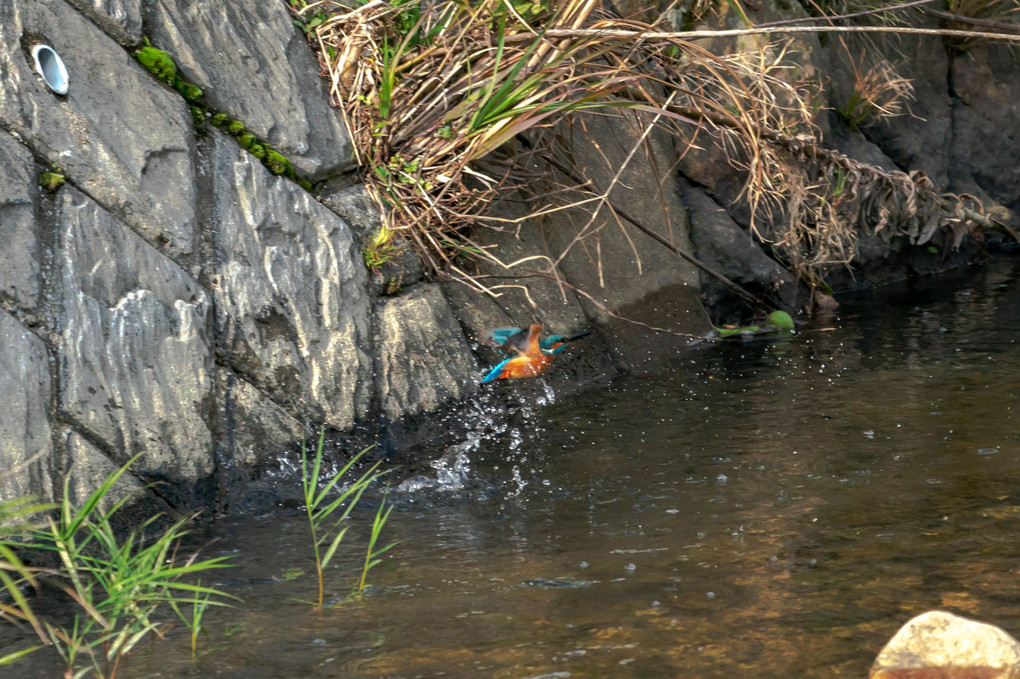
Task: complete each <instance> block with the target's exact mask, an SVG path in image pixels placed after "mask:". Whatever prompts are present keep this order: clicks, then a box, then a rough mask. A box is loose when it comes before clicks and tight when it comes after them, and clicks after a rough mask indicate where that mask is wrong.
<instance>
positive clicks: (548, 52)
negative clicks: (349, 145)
mask: <svg viewBox="0 0 1020 679" xmlns="http://www.w3.org/2000/svg"><path fill="white" fill-rule="evenodd" d="M987 1H992V0H987ZM830 4H831V3H830ZM292 6H294V7H295V8H296V11H297V12H298V14H299V16H300V17H302V18H301V19H300V20H301V21H304V22H305V25H308V24H309V23H310V21H309V20H308V17H309V16H310V13H312V12H314V13H316V14H315V17H318V16H319V14H318V13H321V12H325V13H326V14H327V15H329V16H328V18H327V19H326V20H324V21H321V22H318V20H317V24H318V25H317V27H316V28H315V38H316V39H315V43H316V45H317V47H318V48H319V54H320V60H321V62H322V63H323V65H324V67H325V69H326V70H327V71H328V72H329V79H330V84H331V93H332V96H333V99H334V101H335V103H336V104H337V105H338V106H339V107H340V108H341V110H342V111H343V114H344V117H345V121H346V123H347V125H348V128H349V130H350V132H351V138H352V140H353V141H354V145H355V149H356V154H357V160H358V162H359V163H360V164H361V166H362V167H363V169H364V180H365V182H366V185H367V186H368V188H369V191H370V193H371V194H372V195H373V196H374V197H375V199H376V201H377V202H378V203H379V204H380V208H382V212H383V214H384V219H385V226H386V228H387V229H389V230H390V231H397V232H401V233H403V234H404V235H406V237H407V239H408V240H409V241H410V242H411V243H412V244H413V245H414V246H415V248H416V250H417V251H418V253H419V255H420V256H421V257H422V259H423V261H424V262H425V263H426V265H427V266H428V267H429V268H430V269H431V270H432V271H433V272H437V273H438V272H443V273H444V274H451V275H453V277H454V278H456V279H458V280H461V281H463V282H465V283H468V284H469V285H472V286H473V287H475V288H476V289H478V290H482V291H487V292H491V290H490V289H489V288H487V287H486V286H485V284H484V283H483V282H481V281H479V280H477V279H475V278H474V277H473V276H472V275H471V274H470V273H468V271H467V269H466V267H465V266H464V263H465V260H470V259H471V258H478V259H483V260H486V261H488V262H491V263H493V264H495V265H497V268H498V267H503V268H504V269H509V268H510V267H511V266H513V267H518V265H520V264H522V262H510V263H506V262H502V261H500V259H499V257H498V253H496V252H495V251H494V250H493V249H491V248H483V247H479V246H478V245H477V244H476V243H475V242H474V241H473V240H472V229H474V228H476V227H478V226H483V225H491V226H493V227H495V228H507V222H508V221H510V227H511V228H512V225H513V223H521V222H523V221H525V220H526V219H529V218H533V217H536V216H540V215H542V214H544V213H545V212H547V211H550V210H554V209H563V208H564V207H569V206H564V205H562V204H560V205H554V206H549V205H541V206H539V207H537V208H535V209H534V211H532V212H531V213H529V215H526V216H525V217H522V218H517V219H514V220H499V219H496V218H495V217H492V218H490V217H489V216H488V215H487V214H486V207H487V206H488V205H489V203H490V202H491V201H492V200H493V199H494V198H495V197H496V196H497V195H498V194H499V193H500V192H505V191H508V190H511V189H513V188H515V187H518V186H528V187H529V189H530V192H531V193H534V192H535V191H534V184H535V182H543V183H544V184H545V186H544V193H545V194H546V195H550V196H555V195H564V194H565V191H564V189H566V188H575V189H576V188H578V187H581V190H580V191H579V193H582V194H583V195H584V197H583V198H582V199H581V200H580V201H579V202H575V203H574V205H573V206H574V207H581V209H582V210H584V211H587V212H588V214H589V215H590V217H589V219H588V224H589V225H592V224H593V223H594V221H595V220H596V219H597V218H599V213H600V212H602V213H603V215H604V216H603V217H602V218H603V219H604V220H605V221H607V222H609V223H612V222H614V221H616V222H621V221H627V222H628V223H630V224H632V225H634V226H635V227H637V228H638V230H643V231H644V232H645V233H646V234H648V235H649V236H650V237H652V238H655V239H656V240H658V241H659V242H660V243H663V244H664V245H665V241H664V239H662V237H661V236H657V234H654V233H650V232H649V231H648V229H646V228H642V226H641V225H640V224H639V223H637V222H636V220H634V219H632V218H631V217H629V216H626V215H625V212H624V211H623V210H621V209H619V206H617V205H615V204H614V202H613V200H612V197H611V196H610V195H609V192H610V191H611V189H612V187H611V186H610V187H609V188H604V187H600V188H594V187H593V185H592V184H591V183H590V182H589V181H588V178H587V177H585V176H584V172H583V170H582V169H581V168H577V167H574V166H573V165H572V162H571V157H570V153H569V149H565V146H566V144H565V143H564V140H565V139H567V138H569V136H570V130H571V129H572V128H575V127H578V126H580V125H583V120H584V118H582V116H583V115H586V114H589V113H590V112H591V111H593V110H598V111H599V112H600V113H601V114H603V115H622V112H623V111H627V112H628V116H630V117H631V119H637V120H639V121H641V122H640V124H641V125H642V126H644V127H645V128H646V134H645V136H646V135H647V130H648V129H649V128H650V127H652V126H659V127H664V128H666V129H668V130H669V131H670V132H671V133H672V134H674V135H675V136H676V137H677V139H678V140H679V146H680V148H681V152H682V153H683V152H685V151H684V149H687V150H690V149H696V148H698V147H700V146H702V145H703V144H704V143H705V142H706V141H709V140H710V141H711V142H714V144H715V145H716V146H717V147H718V148H719V149H721V150H722V151H723V152H724V153H725V154H726V157H727V158H728V160H729V162H730V164H731V165H732V166H733V167H734V168H736V169H737V170H738V171H741V172H743V174H744V177H745V180H746V183H745V185H744V187H743V191H742V193H741V195H740V199H741V200H742V201H743V202H744V203H745V204H746V206H747V207H748V211H749V214H750V228H751V230H752V232H753V233H754V234H755V235H756V236H757V237H758V238H759V239H760V240H761V241H763V242H766V243H768V244H769V246H770V249H771V250H772V252H774V253H775V254H776V255H777V256H779V257H780V258H781V259H782V260H783V261H784V262H785V263H786V265H787V266H788V267H789V268H790V269H791V270H792V271H794V272H795V273H796V274H797V275H798V276H800V277H802V278H803V279H805V280H806V281H807V282H809V283H811V284H812V285H817V284H818V283H819V282H820V281H821V279H822V275H823V273H824V271H825V270H826V269H827V268H830V267H832V266H836V265H847V264H849V262H850V260H851V259H852V258H853V256H854V254H855V247H856V242H857V239H858V237H859V234H862V233H878V234H879V235H881V236H883V237H886V238H891V237H893V236H904V237H906V238H908V239H909V240H910V241H911V242H914V243H917V244H925V243H927V242H928V241H929V240H931V239H932V238H933V237H935V236H936V235H938V234H942V233H950V234H951V235H950V236H949V238H950V239H951V240H952V241H953V242H954V243H958V242H959V240H958V238H959V237H960V234H965V233H966V232H967V228H968V227H969V224H970V221H969V220H970V216H969V215H973V214H975V211H974V209H972V208H973V207H975V206H973V205H972V203H973V200H972V199H971V198H969V197H960V196H952V195H949V194H941V193H939V192H938V191H937V190H936V188H935V187H934V186H933V185H932V184H931V182H930V181H927V180H926V178H925V177H924V176H923V175H921V174H920V173H912V174H907V173H903V172H887V171H885V170H883V169H882V168H879V167H875V166H871V165H867V164H865V163H859V162H856V161H854V160H852V159H850V158H847V157H845V156H843V155H841V154H839V153H837V152H835V151H832V150H830V149H826V148H825V147H824V146H823V145H822V144H821V136H820V132H819V129H818V127H817V126H816V124H815V120H814V118H815V115H816V114H817V113H818V111H819V106H818V101H819V96H818V85H817V83H812V82H810V81H806V80H804V81H800V80H798V78H797V76H796V74H797V73H798V72H799V71H800V69H799V68H798V66H797V63H796V60H795V59H794V58H793V57H792V54H791V51H792V50H791V47H790V44H789V43H787V42H783V41H782V39H775V36H776V35H780V34H782V33H783V32H784V31H786V30H790V31H794V30H814V28H813V27H788V26H778V27H754V26H751V22H750V20H749V19H747V17H746V14H743V13H741V16H742V18H743V20H744V23H745V25H747V26H748V28H747V29H746V32H759V33H766V32H768V33H771V34H772V37H773V39H771V40H761V41H758V42H757V43H755V44H757V45H758V46H759V48H758V49H757V50H756V49H754V48H752V47H750V46H748V45H746V44H745V45H743V46H742V47H741V48H740V49H737V50H733V51H727V50H723V51H722V52H720V53H713V52H710V51H708V50H707V49H706V48H705V45H706V44H708V43H706V42H705V41H706V39H709V38H712V37H714V36H715V35H716V34H715V33H714V32H713V31H711V30H702V31H697V32H692V31H675V32H669V31H662V30H660V26H659V25H652V24H644V23H641V22H640V21H637V20H635V19H633V18H630V19H621V18H620V17H618V16H615V15H613V13H612V12H611V11H609V10H608V9H607V8H605V7H603V6H602V5H601V4H600V3H598V2H596V1H591V0H567V1H565V2H562V3H546V2H527V1H526V0H482V1H481V2H476V3H460V2H454V1H453V0H441V1H439V2H435V3H428V4H422V3H418V2H415V1H413V0H370V1H368V2H365V3H364V4H361V5H359V6H355V7H349V6H346V5H344V4H341V3H340V2H338V1H335V0H324V1H323V2H317V3H315V4H314V5H309V6H307V7H305V6H304V5H303V3H302V2H300V0H295V2H292ZM846 6H847V7H848V8H849V7H850V3H849V0H848V4H847V5H846ZM302 7H303V8H304V9H302ZM901 9H902V8H901ZM887 10H895V8H886V7H878V8H871V9H866V10H860V12H861V15H860V16H862V17H866V18H865V19H863V20H865V21H867V20H874V21H877V23H879V24H881V25H879V26H874V27H873V28H871V27H870V26H869V30H876V31H878V30H896V31H899V30H902V31H903V32H910V31H911V29H910V27H908V26H904V27H902V28H901V27H898V26H894V25H889V24H888V23H883V22H888V21H894V19H890V18H888V17H886V16H885V13H886V12H887ZM855 11H856V10H855ZM875 17H878V18H877V19H876V18H875ZM826 18H827V19H828V17H826ZM806 21H817V20H816V19H813V18H809V19H807V20H806ZM781 23H783V22H781ZM826 28H829V29H831V28H833V27H832V26H826ZM836 30H840V29H839V28H838V27H836ZM727 35H732V31H731V32H729V33H727ZM716 44H718V43H716ZM893 76H894V74H893V73H892V72H891V71H888V70H886V71H883V70H881V69H879V70H877V71H873V72H870V73H865V75H864V77H862V78H861V79H860V81H859V83H858V85H859V86H858V89H857V92H856V94H855V95H853V100H852V101H850V102H848V103H847V104H846V106H845V107H844V109H843V111H842V114H843V115H844V117H845V118H846V119H847V120H848V121H849V122H851V124H855V125H860V124H863V123H865V122H866V121H868V120H870V119H873V118H874V117H876V116H879V115H888V114H893V113H895V112H896V110H897V108H898V107H899V106H900V102H902V101H903V99H904V98H905V97H906V96H908V95H909V84H908V83H906V81H903V80H902V79H899V80H897V79H896V78H895V77H893ZM645 136H642V137H641V139H642V140H643V139H644V138H645ZM640 143H641V142H638V143H637V144H635V148H634V152H638V150H639V146H640ZM634 152H632V153H631V156H628V162H629V158H630V157H632V156H633V155H634ZM564 177H565V178H566V179H564ZM566 181H569V182H571V183H573V184H574V186H573V187H567V186H563V185H562V184H557V182H566ZM600 191H601V193H600ZM574 195H576V194H574ZM968 201H969V202H968ZM592 230H593V231H597V230H598V229H596V228H594V227H593V228H592ZM582 236H583V234H582V235H580V236H578V237H575V238H572V239H568V240H570V245H569V246H568V247H567V249H569V248H570V247H573V246H575V245H576V244H577V243H579V242H581V241H582V240H583V237H582ZM667 247H669V246H668V245H667ZM565 254H566V252H565V251H564V252H561V253H558V254H557V253H553V256H551V257H550V258H537V257H536V258H531V260H532V261H531V262H530V264H529V266H538V267H539V268H538V269H535V270H525V269H523V268H515V269H514V271H515V272H516V273H517V274H518V275H535V276H542V277H545V278H552V279H555V280H562V277H561V276H560V275H559V273H558V271H557V270H556V263H557V262H558V261H560V260H561V259H562V258H563V256H564V255H565ZM677 254H679V255H680V256H684V257H685V258H686V259H689V260H691V261H695V260H693V258H691V257H690V256H689V255H686V254H685V253H682V252H677ZM538 260H541V262H538ZM536 262H537V264H536ZM695 263H697V262H695ZM699 265H700V264H699Z"/></svg>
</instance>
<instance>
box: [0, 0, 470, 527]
mask: <svg viewBox="0 0 1020 679" xmlns="http://www.w3.org/2000/svg"><path fill="white" fill-rule="evenodd" d="M143 25H144V26H145V31H146V36H147V37H148V38H149V39H150V40H151V41H152V43H153V44H155V45H158V46H159V47H161V48H163V49H165V50H167V51H168V52H169V53H170V54H172V55H173V56H174V57H175V58H176V60H177V63H178V66H179V69H180V74H181V76H182V77H183V78H185V79H187V80H188V81H189V82H192V83H195V84H197V85H199V86H200V87H202V88H203V90H204V92H205V95H204V99H203V100H202V104H203V105H204V106H207V107H208V108H209V109H210V110H211V111H219V112H223V113H226V114H227V115H228V116H230V117H231V118H234V119H238V120H242V121H243V122H244V124H245V125H246V127H247V128H248V130H250V131H251V132H252V133H254V134H255V135H256V136H257V137H258V138H259V139H260V140H261V141H263V142H265V143H268V144H270V145H272V147H273V148H275V149H277V150H278V151H280V152H281V153H283V154H284V155H286V156H287V158H288V159H289V160H290V161H291V163H292V164H293V166H294V168H295V169H296V170H297V172H298V173H300V175H301V176H302V177H304V178H306V179H308V180H311V181H317V180H320V179H325V178H330V177H336V176H340V175H342V174H343V173H344V172H345V171H348V170H350V169H351V168H352V166H353V163H352V157H351V145H350V142H349V141H348V139H347V136H346V132H345V130H344V128H343V125H342V122H341V120H340V118H339V116H338V115H337V112H336V111H335V110H334V109H333V108H332V107H330V105H329V102H328V98H327V94H326V91H325V88H324V86H323V84H322V82H321V80H320V78H319V75H318V66H317V64H316V61H315V58H314V55H313V54H312V52H311V50H310V49H309V48H308V45H307V42H306V41H305V38H304V36H303V35H302V34H301V32H300V31H299V30H297V29H296V28H295V26H294V25H293V23H292V18H291V16H290V14H289V12H288V10H287V8H286V5H285V4H284V3H283V2H263V1H261V0H250V1H241V2H232V3H227V4H226V5H223V4H221V3H218V2H213V1H212V0H209V1H203V2H191V1H188V2H184V1H176V2H175V1H174V0H159V1H157V2H145V3H143V2H141V0H122V1H121V0H115V1H114V2H109V1H103V2H95V3H91V2H88V1H87V0H82V1H78V0H76V1H75V2H67V1H65V0H12V1H9V2H5V3H3V4H2V5H0V235H2V238H0V258H2V261H3V262H4V264H5V265H4V266H3V267H2V268H0V306H2V310H0V337H2V339H3V341H2V345H0V394H3V397H4V400H5V403H6V407H5V409H4V412H3V414H2V415H0V470H3V471H4V473H3V474H2V476H0V498H3V499H8V498H12V497H16V496H19V495H23V494H27V493H35V494H37V495H41V496H43V497H47V498H51V497H55V496H57V495H59V493H60V492H61V490H60V489H61V488H62V485H63V483H64V479H65V478H67V477H69V481H70V488H71V491H72V494H74V495H77V496H78V497H79V499H80V498H81V497H83V496H84V494H87V493H88V492H89V491H90V490H91V487H93V484H94V483H95V481H96V479H98V478H101V477H102V475H104V474H105V473H107V471H109V470H110V469H112V468H113V467H114V465H120V464H122V463H124V462H125V461H127V460H128V459H130V458H131V457H132V456H134V455H136V454H139V453H142V455H141V457H140V458H139V460H138V461H137V462H136V463H135V464H134V465H133V467H132V475H131V476H130V477H125V480H124V481H123V483H122V484H121V485H122V490H121V492H135V493H139V494H148V495H149V497H150V500H151V501H152V502H156V503H165V504H162V506H166V505H169V506H171V507H175V508H186V507H195V506H203V505H210V504H214V503H216V502H217V500H224V501H225V498H229V497H230V496H231V495H232V494H233V493H232V492H231V488H230V487H231V486H243V485H244V484H245V483H248V482H250V481H252V477H253V475H256V474H257V472H258V470H259V469H261V468H264V467H265V466H267V465H272V463H273V462H274V461H275V460H276V457H277V455H278V454H279V453H280V452H281V451H283V450H293V449H294V447H295V442H296V441H298V440H300V439H301V438H302V437H305V436H306V435H308V434H309V433H310V432H312V431H315V430H317V428H318V426H320V425H322V424H325V425H327V426H329V427H332V428H333V429H335V430H350V429H352V427H354V426H355V424H356V423H359V422H366V421H370V420H371V419H372V417H373V416H374V414H375V413H376V412H377V411H380V410H381V411H382V412H384V413H385V414H386V415H387V416H389V417H394V418H396V417H399V416H400V415H402V414H404V413H405V412H420V411H422V410H424V409H435V408H438V407H442V406H444V405H446V404H447V402H448V401H450V400H451V399H455V398H459V397H462V396H464V395H465V394H467V393H470V391H472V390H473V389H474V383H475V373H477V372H479V369H478V366H477V363H476V362H475V359H474V357H473V356H472V355H471V353H470V351H469V350H468V349H467V341H466V339H465V338H464V335H463V333H462V332H461V331H460V327H459V325H458V324H457V323H456V321H454V320H453V317H452V314H451V312H450V311H449V309H448V308H447V309H446V310H445V311H443V306H442V303H445V301H444V300H442V295H441V293H439V292H438V290H437V289H436V288H428V289H423V290H422V292H414V293H411V295H412V296H410V297H409V298H408V299H407V300H405V299H403V298H393V299H390V300H386V302H385V303H377V301H376V298H375V295H374V294H373V292H372V288H371V287H370V285H369V277H368V274H367V272H366V270H365V267H364V264H363V261H362V257H361V252H360V248H359V246H358V244H357V242H356V238H355V234H354V232H353V231H352V229H351V228H350V226H349V225H348V223H347V222H346V221H345V220H344V219H343V218H342V217H340V216H339V215H337V214H336V213H335V212H333V211H331V210H330V209H328V208H327V207H325V206H324V205H323V204H322V203H321V202H320V201H319V200H317V198H316V197H315V196H314V195H312V194H311V193H309V192H307V191H306V190H305V189H303V188H301V187H300V186H298V185H297V184H296V183H295V182H292V181H290V180H288V179H285V178H281V177H279V176H276V175H274V174H273V173H271V172H270V171H269V170H268V169H267V168H266V167H264V166H263V165H262V163H260V162H259V161H258V160H257V159H256V158H254V157H253V156H251V155H249V154H248V153H247V152H245V151H244V150H242V149H241V148H240V146H239V145H238V144H237V142H236V141H235V140H234V139H233V138H232V137H231V136H229V135H227V134H225V133H223V132H221V131H219V130H218V129H216V128H214V127H212V126H209V125H197V126H196V122H195V120H193V115H192V112H191V111H190V110H189V107H188V105H187V103H186V102H185V100H184V99H183V98H182V97H181V96H180V95H179V94H177V92H175V91H173V90H172V89H171V88H170V87H168V86H167V85H165V84H164V83H162V82H159V81H158V80H157V79H156V78H154V77H153V76H152V75H151V74H150V73H149V72H148V71H147V70H145V69H144V68H142V67H141V66H140V65H139V63H138V62H137V60H136V59H135V58H134V57H133V56H132V52H133V50H134V49H135V48H137V47H138V46H139V45H140V44H141V42H142V37H143V36H142V26H143ZM37 43H45V44H49V45H51V46H53V47H54V49H55V50H56V51H57V52H58V53H59V54H60V55H61V57H62V59H63V61H64V63H65V65H66V67H67V71H68V76H69V82H70V88H69V91H68V92H67V94H66V95H64V96H60V95H57V94H55V93H53V92H52V91H50V90H49V89H48V88H47V87H46V86H45V85H44V83H43V81H42V79H41V78H40V77H39V75H38V74H37V73H36V72H35V69H34V67H33V64H32V62H31V57H30V54H29V53H30V49H31V47H32V46H33V45H34V44H37ZM54 168H56V169H57V170H58V171H59V172H60V173H61V174H62V175H63V176H64V177H65V178H66V183H65V184H64V185H63V186H62V187H60V188H59V189H58V190H56V191H55V192H47V191H44V190H42V189H41V188H40V187H39V177H40V175H41V174H42V173H43V172H45V171H48V170H51V169H54ZM437 296H438V297H437ZM377 316H378V318H377ZM409 329H413V330H414V331H415V332H414V333H411V334H408V330H409ZM429 333H436V334H447V335H450V336H451V337H452V340H451V342H450V343H447V344H445V345H444V346H447V347H456V350H452V349H451V350H448V351H447V353H448V354H450V355H445V356H444V365H443V366H442V370H443V374H442V375H441V376H439V377H437V378H435V379H433V378H432V376H429V375H423V374H421V373H422V371H425V372H428V370H429V360H428V359H429V356H427V355H425V352H426V349H427V348H428V347H431V346H432V343H434V342H436V341H437V340H436V338H432V337H427V336H426V335H427V334H429ZM376 345H378V346H379V347H380V349H381V353H380V356H381V360H380V363H379V368H378V369H377V367H376V362H377V360H376V358H375V350H374V347H375V346H376ZM423 347H425V348H423ZM412 355H415V356H416V357H415V359H414V365H415V370H416V373H415V379H416V381H421V382H423V383H428V384H430V385H432V387H431V389H430V390H428V393H424V392H422V390H421V388H418V389H417V390H408V389H403V390H402V387H401V386H400V383H401V379H405V378H402V377H401V374H402V373H406V372H407V370H408V369H409V366H408V365H406V363H407V360H408V359H407V357H408V356H412ZM422 366H424V367H422ZM405 382H407V380H406V379H405ZM143 486H148V488H144V487H143Z"/></svg>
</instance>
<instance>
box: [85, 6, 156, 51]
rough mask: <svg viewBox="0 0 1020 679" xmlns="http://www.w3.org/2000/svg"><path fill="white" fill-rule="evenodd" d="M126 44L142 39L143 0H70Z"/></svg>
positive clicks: (138, 41)
mask: <svg viewBox="0 0 1020 679" xmlns="http://www.w3.org/2000/svg"><path fill="white" fill-rule="evenodd" d="M68 2H70V3H71V4H72V5H74V6H75V7H77V8H78V11H80V12H81V13H82V14H84V15H86V16H88V17H89V18H91V19H92V20H93V21H95V22H96V24H97V25H98V26H99V27H100V28H102V29H103V30H104V31H106V32H107V33H108V34H109V35H111V36H112V37H113V38H114V39H115V40H117V41H118V42H120V43H122V44H124V45H128V46H130V45H137V44H138V43H140V42H141V41H142V0H68Z"/></svg>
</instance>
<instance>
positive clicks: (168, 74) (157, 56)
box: [135, 45, 177, 87]
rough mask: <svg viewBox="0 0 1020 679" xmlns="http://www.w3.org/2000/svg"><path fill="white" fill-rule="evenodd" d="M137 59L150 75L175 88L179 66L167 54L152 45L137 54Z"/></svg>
mask: <svg viewBox="0 0 1020 679" xmlns="http://www.w3.org/2000/svg"><path fill="white" fill-rule="evenodd" d="M135 58H136V59H138V62H139V63H140V64H141V65H142V66H144V67H145V68H146V69H147V70H148V71H149V73H152V75H154V76H156V77H157V78H159V79H160V80H162V81H163V82H165V83H166V84H167V85H170V86H171V87H173V85H174V81H175V80H176V78H177V64H175V63H174V60H173V57H171V56H170V55H169V54H168V53H167V52H164V51H163V50H161V49H158V48H156V47H153V46H152V45H145V46H144V47H142V48H141V49H139V50H138V51H137V52H135Z"/></svg>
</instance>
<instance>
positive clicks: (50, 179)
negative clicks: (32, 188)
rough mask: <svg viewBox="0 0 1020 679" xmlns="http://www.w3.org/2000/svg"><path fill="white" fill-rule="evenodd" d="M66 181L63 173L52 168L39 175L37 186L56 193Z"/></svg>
mask: <svg viewBox="0 0 1020 679" xmlns="http://www.w3.org/2000/svg"><path fill="white" fill-rule="evenodd" d="M65 181H67V180H66V178H65V177H64V173H63V172H61V171H60V170H59V169H58V168H52V169H50V170H49V171H48V172H43V173H42V174H40V175H39V186H41V187H42V188H43V189H44V190H45V191H48V192H49V193H56V192H57V190H58V189H59V188H60V187H61V186H63V185H64V182H65Z"/></svg>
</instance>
